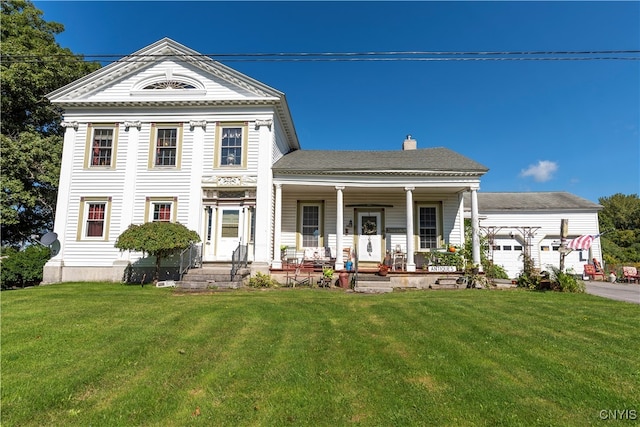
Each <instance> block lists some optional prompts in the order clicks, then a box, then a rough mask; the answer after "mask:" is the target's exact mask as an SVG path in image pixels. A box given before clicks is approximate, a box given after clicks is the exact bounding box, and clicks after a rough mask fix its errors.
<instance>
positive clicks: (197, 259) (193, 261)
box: [180, 243, 202, 280]
mask: <svg viewBox="0 0 640 427" xmlns="http://www.w3.org/2000/svg"><path fill="white" fill-rule="evenodd" d="M200 267H202V244H196V243H192V244H191V245H190V246H189V247H188V248H187V249H185V250H183V251H182V252H180V280H182V276H183V275H184V273H186V272H187V270H189V269H190V268H200Z"/></svg>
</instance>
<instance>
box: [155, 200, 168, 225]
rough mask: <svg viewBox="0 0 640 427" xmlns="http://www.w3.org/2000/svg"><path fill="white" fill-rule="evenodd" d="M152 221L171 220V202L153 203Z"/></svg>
mask: <svg viewBox="0 0 640 427" xmlns="http://www.w3.org/2000/svg"><path fill="white" fill-rule="evenodd" d="M153 221H154V222H171V203H154V204H153Z"/></svg>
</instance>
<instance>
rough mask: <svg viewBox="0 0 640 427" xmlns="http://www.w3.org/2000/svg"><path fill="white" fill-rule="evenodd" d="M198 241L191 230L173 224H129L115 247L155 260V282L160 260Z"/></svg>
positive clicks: (196, 234)
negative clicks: (142, 254)
mask: <svg viewBox="0 0 640 427" xmlns="http://www.w3.org/2000/svg"><path fill="white" fill-rule="evenodd" d="M199 241H200V236H198V233H196V232H195V231H193V230H189V229H188V228H187V227H185V226H184V225H182V224H180V223H175V222H146V223H144V224H142V225H135V224H131V225H130V226H129V228H127V229H126V230H125V231H123V232H122V234H120V236H118V240H116V243H115V247H116V248H118V249H120V250H129V251H139V252H142V253H144V254H145V255H151V256H154V257H155V258H156V264H155V273H154V277H153V280H154V282H157V280H158V277H159V272H160V260H161V259H163V258H166V257H168V256H170V255H172V254H174V253H176V252H177V251H180V250H182V249H186V248H188V247H189V246H190V245H191V244H192V243H197V242H199Z"/></svg>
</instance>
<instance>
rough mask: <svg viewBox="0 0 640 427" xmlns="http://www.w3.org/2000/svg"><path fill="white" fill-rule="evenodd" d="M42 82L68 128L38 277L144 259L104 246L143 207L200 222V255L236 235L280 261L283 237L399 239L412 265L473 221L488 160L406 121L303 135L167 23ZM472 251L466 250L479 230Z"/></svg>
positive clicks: (70, 276)
mask: <svg viewBox="0 0 640 427" xmlns="http://www.w3.org/2000/svg"><path fill="white" fill-rule="evenodd" d="M48 98H49V99H50V101H51V102H52V103H53V104H55V105H58V106H60V107H61V108H62V109H63V110H64V121H63V126H64V127H65V128H66V131H65V135H64V148H63V153H62V166H61V173H60V185H59V194H58V202H57V209H56V218H55V225H54V232H55V233H56V234H57V236H58V242H56V250H57V253H56V255H55V256H54V257H53V258H52V259H51V260H50V261H49V262H48V263H47V265H46V266H45V269H44V280H43V281H44V282H45V283H53V282H60V281H79V280H107V281H120V280H122V278H123V273H124V271H125V269H126V268H127V267H128V266H130V265H139V266H144V265H152V264H153V260H150V259H146V258H145V257H144V256H143V254H142V253H135V252H128V251H124V252H121V251H119V250H118V249H116V248H115V247H114V243H115V241H116V239H117V237H118V236H119V235H120V233H122V232H123V231H124V230H125V229H126V228H127V227H128V226H129V225H130V224H141V223H144V222H147V221H176V222H180V223H182V224H184V225H185V226H187V227H188V228H189V229H192V230H195V231H197V232H198V234H199V235H200V237H201V240H202V254H201V256H202V261H203V262H205V263H207V262H211V263H215V262H218V263H221V262H225V261H229V260H230V258H231V256H232V253H233V251H234V249H236V248H237V247H238V246H239V245H241V246H246V248H247V249H248V261H249V263H250V266H251V269H252V270H253V271H263V272H264V271H269V270H272V271H274V270H279V269H281V268H282V267H283V252H282V251H281V247H283V246H287V247H288V248H289V249H293V250H294V251H295V253H296V254H297V255H299V254H303V256H311V255H312V254H315V255H316V256H326V257H330V258H332V259H334V260H335V268H336V269H337V270H340V269H342V268H344V263H345V262H346V260H347V259H348V258H345V257H343V256H339V254H343V253H349V254H357V257H358V259H359V261H360V263H361V265H376V264H377V263H379V262H380V261H382V260H383V258H384V256H385V253H386V252H387V251H390V250H393V251H395V250H396V248H397V249H399V250H400V251H401V252H403V253H404V254H405V260H404V265H403V269H404V270H405V271H408V272H411V271H415V269H416V265H415V260H414V254H415V253H417V252H423V251H429V250H432V249H438V248H446V247H447V246H448V245H449V244H453V245H456V246H458V245H461V244H462V243H463V241H464V216H465V208H466V209H468V211H469V212H470V214H469V215H470V217H471V218H472V223H473V226H474V227H473V229H474V230H475V233H474V236H478V235H479V233H480V232H481V229H480V221H479V220H480V218H479V215H478V203H477V198H478V190H479V188H480V178H481V177H482V175H483V174H485V173H486V172H487V170H488V169H487V168H486V167H485V166H483V165H481V164H479V163H477V162H475V161H473V160H471V159H468V158H466V157H464V156H462V155H460V154H458V153H455V152H453V151H451V150H449V149H447V148H418V147H417V142H416V140H415V139H412V138H411V137H407V138H406V139H405V140H404V142H403V138H399V139H398V140H397V141H389V150H387V151H312V150H303V149H301V146H300V142H299V140H298V137H297V135H296V130H295V126H294V123H293V120H292V117H291V113H290V111H289V108H288V105H287V100H286V97H285V95H284V93H282V92H280V91H278V90H276V89H273V88H271V87H269V86H267V85H265V84H263V83H261V82H258V81H256V80H254V79H252V78H250V77H248V76H246V75H243V74H241V73H239V72H237V71H235V70H233V69H231V68H229V67H227V66H225V65H223V64H221V63H219V62H217V61H214V60H212V59H210V58H208V57H205V56H202V55H200V54H199V53H198V52H195V51H193V50H191V49H189V48H187V47H185V46H183V45H181V44H179V43H176V42H175V41H173V40H170V39H166V38H165V39H162V40H160V41H158V42H156V43H153V44H152V45H150V46H147V47H145V48H143V49H141V50H139V51H138V52H135V53H133V54H132V55H130V56H128V57H125V58H123V59H122V60H119V61H117V62H114V63H112V64H110V65H108V66H106V67H104V68H102V69H100V70H97V71H95V72H93V73H91V74H89V75H87V76H85V77H84V78H81V79H79V80H77V81H75V82H73V83H71V84H69V85H67V86H64V87H62V88H60V89H58V90H56V91H54V92H52V93H50V94H49V95H48ZM465 194H467V195H468V202H467V203H466V204H465V202H464V196H465ZM538 214H544V212H538ZM516 222H518V221H516ZM474 240H475V241H476V242H477V241H478V239H477V238H476V239H474ZM549 245H551V243H550V244H549ZM320 251H324V253H321V254H319V252H320ZM473 254H474V260H473V261H474V263H476V264H477V263H478V262H479V259H480V248H479V245H477V244H476V245H475V246H474V251H473ZM145 263H146V264H145ZM167 271H168V270H167Z"/></svg>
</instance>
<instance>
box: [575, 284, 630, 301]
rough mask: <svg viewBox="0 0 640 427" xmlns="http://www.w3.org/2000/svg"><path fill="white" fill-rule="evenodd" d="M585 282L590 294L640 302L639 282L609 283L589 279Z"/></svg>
mask: <svg viewBox="0 0 640 427" xmlns="http://www.w3.org/2000/svg"><path fill="white" fill-rule="evenodd" d="M584 284H585V285H586V288H587V289H586V291H587V293H588V294H592V295H598V296H601V297H604V298H609V299H614V300H618V301H626V302H631V303H634V304H640V285H639V284H637V283H608V282H598V281H590V280H589V281H585V282H584Z"/></svg>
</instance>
